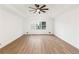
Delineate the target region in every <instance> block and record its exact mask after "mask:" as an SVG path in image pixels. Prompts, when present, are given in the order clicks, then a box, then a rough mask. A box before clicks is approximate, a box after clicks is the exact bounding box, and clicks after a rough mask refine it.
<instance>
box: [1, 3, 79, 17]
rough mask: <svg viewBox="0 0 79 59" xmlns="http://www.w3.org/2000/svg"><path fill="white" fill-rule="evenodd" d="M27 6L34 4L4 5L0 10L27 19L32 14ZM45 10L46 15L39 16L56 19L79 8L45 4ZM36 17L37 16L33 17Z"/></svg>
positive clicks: (77, 6) (68, 5) (72, 5)
mask: <svg viewBox="0 0 79 59" xmlns="http://www.w3.org/2000/svg"><path fill="white" fill-rule="evenodd" d="M29 6H33V7H34V4H11V5H10V4H4V5H0V8H2V9H4V10H7V11H9V12H10V11H11V12H14V13H16V14H17V15H20V16H22V17H25V18H26V17H28V16H33V15H34V14H33V13H32V12H29V10H30V9H29V8H28V7H29ZM47 8H49V10H48V11H47V12H46V13H42V14H40V15H46V16H50V17H56V16H58V15H60V14H62V13H65V12H68V11H71V10H74V9H76V8H79V5H77V4H76V5H75V4H47ZM35 16H37V15H35Z"/></svg>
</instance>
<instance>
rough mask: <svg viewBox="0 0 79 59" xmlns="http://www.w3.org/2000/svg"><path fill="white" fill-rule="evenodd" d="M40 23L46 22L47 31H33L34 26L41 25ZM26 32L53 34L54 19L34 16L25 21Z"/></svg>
mask: <svg viewBox="0 0 79 59" xmlns="http://www.w3.org/2000/svg"><path fill="white" fill-rule="evenodd" d="M40 21H46V30H36V29H32V28H31V26H32V24H35V23H39V22H40ZM24 26H25V32H29V34H49V32H51V34H53V19H52V18H47V17H44V16H42V17H40V16H32V17H29V18H27V19H26V20H25V25H24Z"/></svg>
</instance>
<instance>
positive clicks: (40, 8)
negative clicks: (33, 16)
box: [29, 4, 48, 14]
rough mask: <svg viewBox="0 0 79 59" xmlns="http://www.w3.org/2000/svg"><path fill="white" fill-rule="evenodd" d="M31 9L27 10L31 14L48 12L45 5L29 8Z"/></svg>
mask: <svg viewBox="0 0 79 59" xmlns="http://www.w3.org/2000/svg"><path fill="white" fill-rule="evenodd" d="M29 8H31V9H32V10H29V11H30V12H33V13H39V14H40V13H41V12H43V13H46V10H48V8H46V5H39V4H35V8H34V7H29Z"/></svg>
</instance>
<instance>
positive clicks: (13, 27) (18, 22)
mask: <svg viewBox="0 0 79 59" xmlns="http://www.w3.org/2000/svg"><path fill="white" fill-rule="evenodd" d="M22 24H23V20H22V18H21V17H20V16H18V15H17V14H16V13H14V12H12V11H11V10H10V9H7V8H6V7H4V6H2V5H0V43H1V45H0V48H1V47H4V46H5V45H7V44H9V43H11V42H12V41H14V40H15V39H17V38H18V37H20V36H21V35H23V29H22V27H23V25H22Z"/></svg>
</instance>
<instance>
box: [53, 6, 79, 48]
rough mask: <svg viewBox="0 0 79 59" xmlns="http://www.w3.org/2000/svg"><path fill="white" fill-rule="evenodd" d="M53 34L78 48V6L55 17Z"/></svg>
mask: <svg viewBox="0 0 79 59" xmlns="http://www.w3.org/2000/svg"><path fill="white" fill-rule="evenodd" d="M54 21H55V23H54V25H55V26H54V27H55V28H54V34H55V35H56V36H58V37H60V38H61V39H63V40H65V41H67V42H68V43H70V44H72V45H73V46H75V47H77V48H79V7H78V8H76V9H75V8H74V7H73V9H72V10H70V11H69V12H65V13H63V14H61V15H59V16H57V17H55V20H54Z"/></svg>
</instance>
